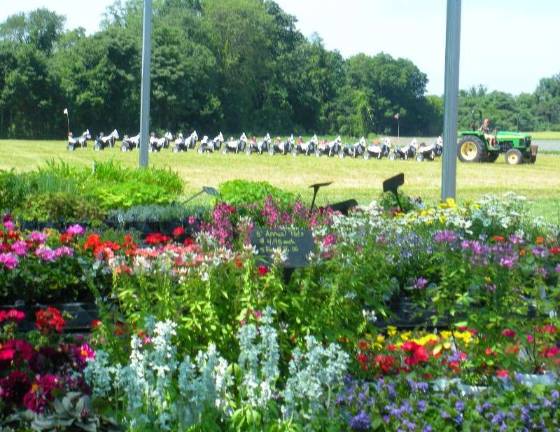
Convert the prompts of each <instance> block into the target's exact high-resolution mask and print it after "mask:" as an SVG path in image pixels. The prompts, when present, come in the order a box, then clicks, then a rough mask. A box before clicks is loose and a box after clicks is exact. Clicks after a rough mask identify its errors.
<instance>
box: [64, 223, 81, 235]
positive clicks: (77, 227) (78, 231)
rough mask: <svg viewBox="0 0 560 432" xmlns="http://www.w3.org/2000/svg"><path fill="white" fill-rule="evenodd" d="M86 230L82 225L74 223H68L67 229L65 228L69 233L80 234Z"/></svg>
mask: <svg viewBox="0 0 560 432" xmlns="http://www.w3.org/2000/svg"><path fill="white" fill-rule="evenodd" d="M85 232H86V230H85V229H84V227H83V226H81V225H78V224H75V225H70V226H69V227H68V228H67V229H66V233H67V234H70V235H73V236H75V235H82V234H83V233H85Z"/></svg>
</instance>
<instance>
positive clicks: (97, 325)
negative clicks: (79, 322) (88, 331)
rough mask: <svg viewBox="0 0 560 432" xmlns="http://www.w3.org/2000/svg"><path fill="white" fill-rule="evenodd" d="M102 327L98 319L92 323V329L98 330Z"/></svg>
mask: <svg viewBox="0 0 560 432" xmlns="http://www.w3.org/2000/svg"><path fill="white" fill-rule="evenodd" d="M100 325H101V321H100V320H98V319H95V320H93V321H92V322H91V328H92V329H96V328H97V327H99V326H100Z"/></svg>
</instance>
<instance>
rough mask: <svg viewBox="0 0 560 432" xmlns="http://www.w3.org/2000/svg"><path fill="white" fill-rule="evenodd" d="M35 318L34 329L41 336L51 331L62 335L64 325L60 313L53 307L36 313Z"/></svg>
mask: <svg viewBox="0 0 560 432" xmlns="http://www.w3.org/2000/svg"><path fill="white" fill-rule="evenodd" d="M35 318H36V320H35V327H37V329H38V330H39V331H40V332H41V333H43V334H47V333H49V332H50V331H52V330H56V331H57V332H58V333H62V329H63V328H64V325H65V324H66V321H64V318H63V317H62V314H61V313H60V311H59V310H58V309H56V308H53V307H48V308H46V309H41V310H39V311H37V312H36V314H35Z"/></svg>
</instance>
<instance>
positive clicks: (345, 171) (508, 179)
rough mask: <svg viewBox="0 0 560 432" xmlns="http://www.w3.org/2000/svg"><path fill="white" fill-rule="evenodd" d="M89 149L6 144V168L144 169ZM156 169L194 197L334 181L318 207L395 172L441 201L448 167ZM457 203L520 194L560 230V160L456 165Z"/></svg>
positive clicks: (174, 161)
mask: <svg viewBox="0 0 560 432" xmlns="http://www.w3.org/2000/svg"><path fill="white" fill-rule="evenodd" d="M89 145H90V147H89V148H88V149H79V150H76V151H75V152H68V151H67V150H66V144H65V143H64V142H63V141H9V140H0V155H2V157H0V169H11V168H15V169H16V170H30V169H33V168H35V167H37V166H39V165H41V164H43V163H44V162H45V161H47V160H49V159H61V160H64V161H66V162H69V163H72V164H81V165H91V164H92V162H93V161H102V160H109V159H113V160H116V161H120V162H122V163H123V164H126V165H129V166H135V165H137V164H138V152H137V151H134V152H130V153H121V152H120V151H119V150H118V149H117V148H115V149H109V150H105V151H103V152H94V151H93V150H92V149H91V146H92V143H91V142H90V144H89ZM150 163H151V164H153V165H154V166H160V167H170V168H172V169H174V170H176V171H177V172H178V173H179V174H180V175H181V177H182V178H183V179H184V180H185V189H186V192H187V193H191V192H194V191H198V190H200V188H201V187H202V186H205V185H208V186H217V185H219V184H220V183H222V182H223V181H226V180H231V179H238V178H242V179H249V180H266V181H269V182H270V183H272V184H274V185H276V186H279V187H282V188H285V189H288V190H291V191H295V192H299V193H300V194H301V195H302V196H303V198H304V199H310V197H311V193H310V190H309V189H308V188H307V186H308V185H310V184H312V183H317V182H324V181H334V183H333V184H332V185H331V186H330V187H328V188H325V189H323V190H322V191H321V192H320V194H319V203H320V204H324V203H326V202H334V201H338V200H342V199H348V198H356V199H358V201H360V202H361V203H367V202H369V201H370V200H371V199H372V198H375V197H376V196H377V195H378V193H379V192H380V190H381V187H382V186H381V184H382V181H383V180H384V179H386V178H388V177H390V176H392V175H394V174H397V173H399V172H403V173H404V174H405V186H404V190H405V191H406V192H408V193H409V194H412V195H419V196H421V197H422V198H424V199H425V200H429V201H435V200H437V199H438V197H439V189H440V183H441V163H440V161H439V160H438V161H436V162H423V163H419V162H416V161H390V160H387V159H384V160H381V161H378V160H368V161H366V160H363V159H357V160H353V159H348V158H346V159H343V160H341V159H339V158H332V159H328V158H327V157H321V158H317V157H315V156H311V157H305V156H298V157H293V156H279V155H276V156H269V155H264V156H258V155H252V156H247V155H245V154H240V155H233V154H228V155H223V154H221V153H215V154H204V155H201V154H198V153H196V152H188V153H179V154H174V153H172V152H171V151H170V150H164V151H163V152H161V153H150ZM457 171H458V173H457V197H458V200H459V201H463V200H468V199H475V198H477V197H479V196H481V195H483V194H485V193H502V192H506V191H514V192H517V193H520V194H523V195H525V196H527V197H528V198H529V199H530V200H531V201H532V202H533V208H534V214H535V215H543V216H545V217H546V218H547V219H548V220H550V221H552V222H556V223H559V224H560V155H539V157H538V159H537V163H536V164H535V165H529V164H527V165H519V166H509V165H506V164H505V163H504V161H503V158H500V159H499V160H498V161H497V162H496V163H493V164H462V163H460V162H458V165H457Z"/></svg>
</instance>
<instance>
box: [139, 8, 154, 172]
mask: <svg viewBox="0 0 560 432" xmlns="http://www.w3.org/2000/svg"><path fill="white" fill-rule="evenodd" d="M151 51H152V0H144V25H143V35H142V88H141V101H140V160H139V163H140V167H142V168H145V167H147V166H148V135H149V130H150V62H151Z"/></svg>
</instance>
